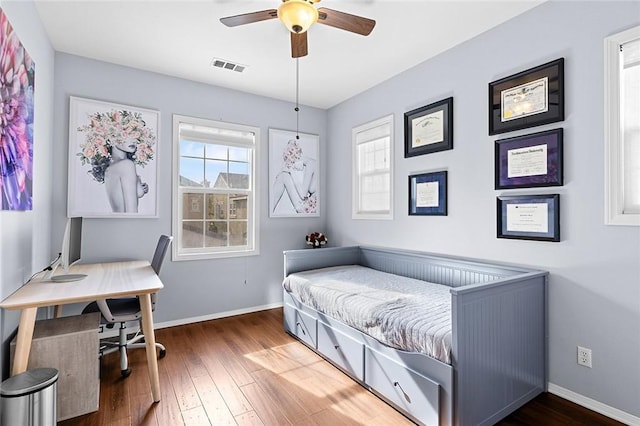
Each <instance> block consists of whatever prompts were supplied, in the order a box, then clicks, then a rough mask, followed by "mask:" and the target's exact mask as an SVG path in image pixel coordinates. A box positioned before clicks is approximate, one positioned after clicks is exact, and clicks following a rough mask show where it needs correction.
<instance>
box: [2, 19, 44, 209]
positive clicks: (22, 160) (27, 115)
mask: <svg viewBox="0 0 640 426" xmlns="http://www.w3.org/2000/svg"><path fill="white" fill-rule="evenodd" d="M0 27H2V37H0V63H2V64H3V65H2V78H0V92H1V93H2V96H1V97H2V108H1V109H0V115H1V117H2V119H1V120H0V128H1V131H2V141H1V143H0V173H1V175H0V197H1V198H0V208H1V209H2V210H22V211H25V210H33V199H32V197H33V114H34V109H33V100H34V83H35V78H36V65H35V63H34V62H33V59H31V56H30V55H29V53H27V50H26V49H25V48H24V46H23V45H22V42H21V41H20V39H19V38H18V34H16V32H15V31H14V29H13V27H12V26H11V23H9V19H8V18H7V15H5V13H4V11H3V10H2V9H1V8H0Z"/></svg>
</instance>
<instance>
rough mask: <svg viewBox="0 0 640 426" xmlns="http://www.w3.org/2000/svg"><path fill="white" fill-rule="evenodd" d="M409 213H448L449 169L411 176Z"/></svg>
mask: <svg viewBox="0 0 640 426" xmlns="http://www.w3.org/2000/svg"><path fill="white" fill-rule="evenodd" d="M409 215H410V216H413V215H417V216H446V215H447V171H446V170H443V171H439V172H432V173H421V174H417V175H411V176H409Z"/></svg>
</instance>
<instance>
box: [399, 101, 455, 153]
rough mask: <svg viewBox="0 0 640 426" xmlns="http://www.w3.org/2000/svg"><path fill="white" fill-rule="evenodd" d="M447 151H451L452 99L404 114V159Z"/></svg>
mask: <svg viewBox="0 0 640 426" xmlns="http://www.w3.org/2000/svg"><path fill="white" fill-rule="evenodd" d="M427 128H428V129H427ZM414 129H416V130H417V129H420V133H419V132H417V131H414ZM448 149H453V97H449V98H447V99H443V100H441V101H438V102H434V103H432V104H429V105H426V106H423V107H420V108H417V109H414V110H412V111H409V112H406V113H405V114H404V158H409V157H415V156H417V155H424V154H431V153H433V152H439V151H446V150H448Z"/></svg>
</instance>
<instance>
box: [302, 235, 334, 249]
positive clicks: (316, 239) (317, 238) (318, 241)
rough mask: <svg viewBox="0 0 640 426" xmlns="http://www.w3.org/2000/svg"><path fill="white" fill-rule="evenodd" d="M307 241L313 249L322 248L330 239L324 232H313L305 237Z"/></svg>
mask: <svg viewBox="0 0 640 426" xmlns="http://www.w3.org/2000/svg"><path fill="white" fill-rule="evenodd" d="M305 240H306V241H307V244H309V245H310V246H311V247H313V248H320V247H322V246H323V245H325V244H327V243H328V242H329V239H328V238H327V237H326V236H325V235H324V234H323V233H322V232H312V233H310V234H309V235H307V236H306V237H305Z"/></svg>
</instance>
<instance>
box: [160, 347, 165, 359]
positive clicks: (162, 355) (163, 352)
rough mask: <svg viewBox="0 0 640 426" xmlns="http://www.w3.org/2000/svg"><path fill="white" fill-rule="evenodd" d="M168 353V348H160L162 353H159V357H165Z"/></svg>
mask: <svg viewBox="0 0 640 426" xmlns="http://www.w3.org/2000/svg"><path fill="white" fill-rule="evenodd" d="M166 355H167V350H166V349H160V354H159V355H158V358H159V359H162V358H164V357H165V356H166Z"/></svg>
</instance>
